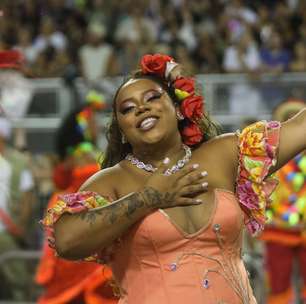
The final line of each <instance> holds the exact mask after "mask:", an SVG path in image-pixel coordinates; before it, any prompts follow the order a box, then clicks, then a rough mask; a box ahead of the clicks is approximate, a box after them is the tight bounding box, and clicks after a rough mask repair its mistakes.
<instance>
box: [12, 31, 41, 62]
mask: <svg viewBox="0 0 306 304" xmlns="http://www.w3.org/2000/svg"><path fill="white" fill-rule="evenodd" d="M15 49H17V50H18V51H20V52H21V53H22V54H23V55H24V57H25V64H27V65H29V66H31V65H32V64H33V63H34V62H35V61H36V58H37V55H38V53H39V52H38V50H37V49H36V48H35V47H34V46H33V41H32V31H31V29H30V28H29V27H22V28H20V29H19V30H18V35H17V42H16V45H15Z"/></svg>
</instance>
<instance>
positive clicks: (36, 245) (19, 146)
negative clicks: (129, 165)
mask: <svg viewBox="0 0 306 304" xmlns="http://www.w3.org/2000/svg"><path fill="white" fill-rule="evenodd" d="M6 49H16V50H19V51H21V52H22V53H23V55H24V57H25V60H26V61H25V67H24V69H23V73H25V76H27V77H30V78H31V77H32V78H50V77H63V78H65V79H66V80H67V81H71V82H73V80H74V79H75V78H76V77H82V78H83V79H84V80H85V81H86V82H87V83H88V84H89V86H90V85H91V84H95V83H96V82H98V81H99V80H100V79H101V78H103V77H105V76H116V75H125V74H127V73H128V72H129V71H131V70H133V69H135V68H136V67H137V64H138V61H139V58H140V57H141V55H143V54H145V53H156V52H159V53H167V54H170V55H172V56H173V57H174V58H175V59H176V61H178V62H181V63H183V65H184V66H185V68H186V69H187V70H188V71H189V72H190V73H191V74H208V73H226V72H227V73H235V72H237V73H248V74H249V75H250V76H254V77H256V76H258V75H260V73H272V74H274V75H278V74H280V73H282V72H286V71H290V72H306V0H266V1H260V0H245V1H242V0H205V1H204V0H111V1H110V0H14V1H12V0H1V1H0V50H6ZM228 90H229V93H228V94H229V100H230V102H229V104H230V106H229V108H228V109H227V112H228V113H231V114H242V113H244V112H243V111H244V110H245V112H248V113H253V112H254V113H256V111H255V109H256V108H262V109H264V108H265V103H266V101H268V102H269V103H270V107H268V108H272V106H273V107H274V106H275V105H276V104H278V103H279V101H280V98H279V92H280V89H278V88H277V89H274V90H272V89H271V87H270V86H269V88H265V87H263V88H261V89H260V90H259V89H257V90H254V88H252V86H251V85H249V84H248V83H243V84H240V83H238V84H234V85H231V86H230V87H229V89H228ZM18 97H19V98H20V96H18ZM246 100H248V103H246V102H245V101H246ZM274 100H275V102H274ZM218 102H220V100H218ZM291 104H292V103H290V105H291ZM298 104H299V106H300V101H299V102H298ZM302 106H303V107H304V106H305V104H304V102H303V104H302ZM84 111H85V110H84V108H82V107H81V108H79V109H75V112H73V113H71V117H70V116H69V117H70V118H69V119H70V120H69V121H68V122H67V121H65V123H64V121H63V125H65V126H71V128H70V129H69V130H66V129H65V130H64V129H61V128H60V129H59V130H58V134H57V136H58V138H57V146H56V147H55V149H54V150H56V151H55V152H56V154H57V155H55V153H54V154H51V153H50V154H44V155H34V154H31V153H30V152H29V151H27V150H26V149H25V148H26V144H25V142H26V140H25V139H24V137H25V134H22V133H24V130H23V131H22V130H18V129H14V128H12V125H11V124H10V122H9V121H8V120H6V119H5V118H3V117H1V118H0V156H1V157H0V161H1V162H2V163H0V165H1V166H2V167H1V168H2V169H1V174H0V179H1V180H0V182H2V184H3V185H5V187H6V188H7V189H8V190H7V193H6V192H3V191H2V194H1V193H0V194H1V195H2V196H3V197H2V198H1V197H0V199H2V201H0V202H2V207H3V206H5V207H6V209H7V210H5V211H7V213H12V214H14V215H16V218H13V220H14V221H15V222H16V223H17V224H18V226H19V227H20V228H21V229H20V231H18V230H17V231H16V229H15V230H14V227H11V226H5V225H4V224H2V226H1V225H0V243H1V246H0V247H1V248H3V250H4V248H5V250H15V249H26V250H29V249H37V250H41V248H42V245H43V232H42V231H41V230H40V229H39V224H38V220H39V219H40V218H42V215H43V212H44V210H45V208H46V206H47V204H48V202H49V204H50V202H51V203H52V199H51V200H50V198H51V197H52V195H53V194H54V193H56V194H57V193H58V192H65V191H68V190H67V189H69V191H72V190H71V189H72V188H71V187H75V188H73V189H74V191H76V189H78V187H76V185H77V186H79V184H80V182H81V181H83V179H84V178H85V176H86V178H87V174H89V173H92V172H91V171H90V170H98V169H99V168H97V167H96V164H95V167H91V165H92V158H89V160H90V161H89V160H88V159H86V162H84V159H83V156H84V155H83V153H85V154H86V155H87V153H89V154H90V156H92V153H93V152H95V149H94V146H95V144H96V139H95V136H93V138H91V139H90V140H89V139H88V138H85V137H84V136H83V135H84V134H85V132H83V133H84V134H81V136H80V134H74V133H73V131H76V130H79V129H81V130H83V129H82V128H83V127H84V121H85V126H86V128H87V127H88V128H89V127H90V129H91V132H92V133H93V134H95V133H98V132H100V131H101V130H95V127H97V126H96V125H95V123H93V122H94V117H95V114H92V113H91V112H90V115H89V114H88V109H86V111H85V112H84ZM80 113H81V114H80ZM85 114H86V115H85ZM87 114H88V115H87ZM80 115H81V116H80ZM82 115H83V116H82ZM84 117H85V118H86V119H84ZM246 123H247V124H249V123H250V122H246ZM76 126H77V127H76ZM80 126H81V127H82V128H81V127H80ZM84 128H85V127H84ZM86 128H85V129H86ZM72 133H73V134H72ZM100 133H101V132H100ZM102 136H103V137H104V134H102ZM83 137H84V138H83ZM22 138H23V139H22ZM67 138H69V139H70V140H71V141H72V142H70V141H68V140H67ZM84 142H85V143H86V144H84ZM88 142H89V143H90V144H92V146H91V145H89V143H88ZM80 144H81V145H80ZM72 148H73V149H72ZM80 151H81V152H80ZM81 156H82V157H81ZM303 157H304V158H303V165H300V167H298V166H297V165H294V170H293V169H292V170H291V169H290V170H291V171H290V172H289V173H290V174H291V175H290V176H302V175H303V180H302V182H301V183H300V184H301V185H300V188H299V191H305V189H306V188H305V181H306V175H305V174H306V173H305V172H306V169H305V168H306V167H305V164H306V162H305V160H306V156H303ZM300 159H302V158H301V157H300V158H299V159H298V160H296V163H302V161H301V160H300ZM85 163H86V168H87V169H88V167H87V165H90V170H89V171H88V170H85V169H84V168H85V166H84V164H85ZM80 165H82V170H83V169H84V170H83V171H81V170H79V169H80ZM301 172H302V173H301ZM81 173H82V174H81ZM287 173H288V172H287ZM287 173H286V174H287ZM294 174H295V175H294ZM292 179H293V178H292ZM11 180H13V182H12V183H11V182H10V181H11ZM288 180H289V182H291V180H290V179H288ZM5 181H9V182H10V184H9V183H8V182H7V184H5V183H4V182H5ZM67 181H68V182H69V183H68V184H65V183H64V182H67ZM289 186H290V187H293V186H294V187H296V184H294V185H293V182H292V185H291V184H290V185H289ZM289 186H288V187H289ZM288 189H289V188H288ZM290 189H291V188H290ZM294 189H295V188H294ZM300 189H302V190H300ZM292 191H293V190H292ZM294 191H295V192H297V190H296V189H295V190H294ZM11 192H12V193H16V194H18V197H16V198H14V200H12V204H11V205H9V202H10V200H9V199H8V197H10V196H11ZM290 193H291V192H290ZM300 193H302V192H300ZM304 193H305V192H303V194H299V195H300V196H301V197H304ZM287 196H288V195H287ZM16 202H18V203H19V204H20V205H21V206H22V208H19V209H18V208H15V207H14V204H15V205H16ZM303 204H304V203H303ZM305 204H306V203H305ZM290 206H291V205H290ZM303 206H304V205H303ZM3 209H4V208H3ZM11 209H12V210H13V211H12V210H11ZM17 209H18V212H17V213H16V214H15V213H14V212H15V211H16V210H17ZM290 210H291V209H290ZM0 211H1V204H0ZM285 211H287V209H286V210H285ZM271 212H272V211H271ZM290 212H291V211H290ZM290 212H289V213H290ZM287 213H288V212H287ZM289 213H288V214H289ZM291 213H292V214H293V215H295V213H296V212H293V211H292V212H291ZM291 213H290V214H289V215H292V214H291ZM0 219H1V213H0ZM2 221H3V218H2ZM288 222H289V217H288ZM0 223H1V221H0ZM285 224H286V225H287V224H288V223H287V222H286V223H285ZM288 225H289V224H288ZM288 225H287V226H286V229H287V227H289V226H290V225H289V226H288ZM294 225H297V223H294ZM15 228H16V227H15ZM291 228H292V227H290V229H291ZM10 229H13V230H12V231H10ZM282 229H283V227H282ZM6 230H7V231H9V234H12V235H13V237H11V236H10V237H9V236H8V235H9V234H8V233H7V234H5V233H4V231H5V232H7V231H6ZM1 232H2V234H1ZM274 232H275V231H274ZM299 233H300V231H298V236H299ZM277 236H278V235H277ZM290 236H291V234H290ZM269 237H270V235H269ZM273 237H274V234H273ZM280 238H281V239H282V241H283V240H284V239H285V238H284V236H283V235H281V237H280ZM273 240H274V239H273ZM266 241H267V240H266ZM268 241H270V239H269V240H268ZM3 244H5V246H2V245H3ZM298 244H299V245H300V243H298ZM296 246H297V245H296V243H295V247H294V248H296ZM303 249H304V247H303ZM46 252H47V251H46V250H45V251H44V255H43V257H45V256H46V255H47V254H46ZM2 253H3V252H2V251H1V250H0V255H1V254H2ZM47 253H48V252H47ZM260 254H261V253H260ZM277 254H280V251H279V248H277ZM303 256H304V255H303ZM49 258H50V257H49ZM48 261H50V259H47V262H48ZM52 263H53V262H52ZM251 263H252V265H251V266H253V268H255V267H254V259H252V260H251ZM4 264H5V263H2V265H4ZM53 264H54V265H55V262H54V263H53ZM53 264H52V265H53ZM303 264H305V265H306V262H305V263H303ZM54 265H53V266H54ZM288 265H289V266H290V267H291V263H289V262H288ZM27 266H29V267H25V266H24V263H23V264H22V263H21V264H20V263H17V264H16V263H15V264H12V267H13V268H12V267H10V268H9V267H6V269H4V270H5V272H4V274H0V279H1V281H4V282H5V279H6V284H7V285H5V284H4V285H3V286H4V287H3V288H0V299H5V298H8V297H10V298H14V299H16V300H18V299H25V298H27V299H36V298H37V297H38V295H39V294H41V290H34V291H31V290H29V289H25V286H27V284H28V285H31V283H33V278H31V280H29V277H32V276H33V273H35V269H36V266H37V261H34V264H33V265H30V264H29V265H27ZM47 266H48V267H49V266H50V265H49V264H48V265H47ZM66 266H67V265H66ZM66 266H65V267H66ZM289 266H288V271H287V273H288V276H287V277H288V278H289V279H288V280H290V270H291V269H289V268H290V267H289ZM54 267H55V266H54ZM67 267H68V266H67ZM49 268H50V267H49ZM62 268H63V264H60V267H59V269H61V270H62ZM258 268H260V267H258ZM304 268H305V270H304V275H305V277H306V267H304ZM39 269H40V270H41V273H40V274H38V275H37V278H36V283H37V284H40V285H42V286H44V288H45V289H47V287H48V284H49V281H50V280H51V277H52V276H51V275H50V273H48V275H50V276H49V277H48V278H46V275H45V274H46V271H45V270H46V268H45V265H44V264H41V265H40V268H39ZM63 269H64V268H63ZM6 270H7V271H6ZM86 271H87V270H86ZM257 271H258V269H257ZM11 273H13V274H15V273H18V275H17V276H16V275H13V276H11V275H10V274H11ZM29 273H30V275H29ZM38 273H39V272H38ZM71 273H72V271H71ZM6 276H7V277H6ZM48 280H49V281H48ZM260 280H261V282H259V286H260V288H261V287H262V281H263V279H262V278H261V277H260ZM275 281H276V280H275ZM100 283H101V282H100ZM281 283H282V282H281ZM285 285H286V284H284V286H281V287H282V288H283V287H284V288H287V287H288V286H287V285H288V284H287V285H286V286H285ZM9 286H16V288H15V289H12V290H9ZM46 286H47V287H46ZM36 288H37V286H36ZM56 288H58V286H57V287H56ZM284 288H283V289H284ZM303 288H304V289H303V293H304V296H305V298H306V284H305V286H303ZM25 290H27V294H24V291H25ZM50 290H51V289H50ZM255 290H256V287H255ZM51 291H52V292H54V293H55V291H54V290H53V289H52V290H51ZM57 291H59V292H62V291H61V290H59V289H58V290H56V292H57ZM289 291H290V294H289V292H288V294H287V295H288V297H289V296H290V297H291V293H292V290H291V289H290V290H289ZM282 297H284V295H282ZM277 301H278V302H276V303H281V302H279V300H277ZM259 302H260V301H259ZM41 303H42V302H41ZM260 303H261V302H260Z"/></svg>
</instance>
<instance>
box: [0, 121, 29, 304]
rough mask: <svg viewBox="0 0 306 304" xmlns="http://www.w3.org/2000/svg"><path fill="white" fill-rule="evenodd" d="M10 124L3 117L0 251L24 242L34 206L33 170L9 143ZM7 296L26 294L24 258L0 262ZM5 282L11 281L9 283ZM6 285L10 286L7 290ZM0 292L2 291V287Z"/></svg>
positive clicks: (0, 133) (0, 127)
mask: <svg viewBox="0 0 306 304" xmlns="http://www.w3.org/2000/svg"><path fill="white" fill-rule="evenodd" d="M10 135H11V125H10V122H9V121H8V120H7V119H6V118H3V117H2V118H0V159H1V164H0V166H1V170H0V172H1V181H2V182H3V183H1V187H2V188H3V189H1V192H2V195H1V204H0V244H1V246H0V248H1V249H0V254H3V253H5V252H9V251H11V250H18V249H20V245H22V246H25V244H27V241H28V238H29V236H30V235H29V227H30V225H31V224H32V223H31V215H32V210H33V206H34V196H33V188H34V182H33V177H32V173H31V171H30V170H29V164H28V161H27V159H26V157H25V156H24V155H23V154H21V153H20V152H18V151H17V150H16V149H14V148H12V147H9V146H8V144H7V141H8V140H9V138H10ZM0 276H1V277H2V279H3V281H4V283H3V285H2V286H3V287H4V286H5V287H4V291H5V292H6V294H5V296H7V297H10V298H11V299H13V300H15V301H22V300H24V299H26V298H27V292H28V291H27V286H28V283H29V276H30V274H29V273H28V270H27V267H26V264H25V262H24V261H22V260H18V259H17V260H16V259H12V260H9V261H7V262H5V263H3V264H1V265H0ZM6 284H8V285H7V286H6ZM6 289H7V290H6ZM0 290H1V291H0V294H1V293H2V292H3V289H2V287H1V288H0Z"/></svg>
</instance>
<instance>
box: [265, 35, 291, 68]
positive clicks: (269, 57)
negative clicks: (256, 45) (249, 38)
mask: <svg viewBox="0 0 306 304" xmlns="http://www.w3.org/2000/svg"><path fill="white" fill-rule="evenodd" d="M260 56H261V60H262V63H263V68H264V71H266V72H272V73H276V74H279V73H281V72H285V71H288V68H289V64H290V61H291V56H290V53H289V51H288V50H287V49H286V48H285V46H284V43H283V38H282V36H281V34H280V33H279V32H277V31H276V30H272V31H271V33H270V34H269V35H268V36H267V37H266V40H265V41H264V45H263V47H262V48H261V50H260Z"/></svg>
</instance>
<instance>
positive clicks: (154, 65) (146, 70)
mask: <svg viewBox="0 0 306 304" xmlns="http://www.w3.org/2000/svg"><path fill="white" fill-rule="evenodd" d="M167 63H169V64H170V63H174V60H173V58H172V57H170V56H168V55H162V54H154V55H144V56H143V57H142V58H141V61H140V65H141V71H142V73H143V74H144V75H157V76H159V77H160V78H167V77H166V71H167ZM168 74H169V72H168Z"/></svg>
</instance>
